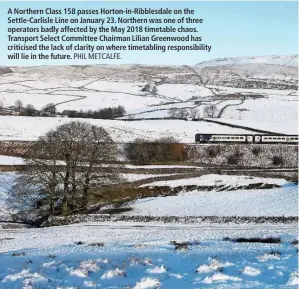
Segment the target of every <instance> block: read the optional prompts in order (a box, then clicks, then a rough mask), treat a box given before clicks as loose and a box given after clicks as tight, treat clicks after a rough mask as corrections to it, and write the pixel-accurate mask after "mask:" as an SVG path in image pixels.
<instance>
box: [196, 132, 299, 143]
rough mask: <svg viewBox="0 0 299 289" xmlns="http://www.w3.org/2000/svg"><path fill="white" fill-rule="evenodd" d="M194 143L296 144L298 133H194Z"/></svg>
mask: <svg viewBox="0 0 299 289" xmlns="http://www.w3.org/2000/svg"><path fill="white" fill-rule="evenodd" d="M195 142H196V143H244V144H250V143H253V144H275V143H277V144H298V135H262V134H254V135H250V134H196V135H195Z"/></svg>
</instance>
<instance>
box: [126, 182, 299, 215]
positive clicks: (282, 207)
mask: <svg viewBox="0 0 299 289" xmlns="http://www.w3.org/2000/svg"><path fill="white" fill-rule="evenodd" d="M131 207H132V208H133V211H130V212H127V213H125V214H127V215H144V216H165V215H166V216H186V215H187V216H255V217H256V216H297V214H298V186H295V185H294V186H288V185H286V186H285V187H283V188H275V189H267V190H265V189H255V190H237V191H220V192H219V191H217V190H216V191H209V192H202V191H196V190H195V191H192V192H188V193H181V194H180V195H178V196H168V197H156V198H146V199H141V200H138V201H136V202H135V203H133V204H132V205H131Z"/></svg>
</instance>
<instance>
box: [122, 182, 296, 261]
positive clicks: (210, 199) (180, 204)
mask: <svg viewBox="0 0 299 289" xmlns="http://www.w3.org/2000/svg"><path fill="white" fill-rule="evenodd" d="M163 183H164V182H163ZM130 207H131V208H133V210H132V211H129V212H125V213H123V214H125V215H142V216H297V214H298V186H290V187H282V188H274V189H267V190H265V189H255V190H234V191H196V190H194V191H192V192H189V193H180V194H179V195H177V196H167V197H154V198H153V197H152V198H144V199H140V200H137V201H135V202H134V203H133V204H131V205H130ZM270 258H271V257H270Z"/></svg>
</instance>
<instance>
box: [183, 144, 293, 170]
mask: <svg viewBox="0 0 299 289" xmlns="http://www.w3.org/2000/svg"><path fill="white" fill-rule="evenodd" d="M186 150H187V155H188V160H189V161H192V162H195V163H198V164H202V165H215V166H220V165H223V166H227V165H232V166H236V165H237V166H245V167H248V166H252V167H278V168H279V167H297V166H298V146H295V145H280V144H273V145H272V144H270V145H269V144H267V145H266V144H261V145H258V144H252V145H250V144H246V145H244V144H242V145H241V144H240V145H238V144H225V145H224V144H213V145H186Z"/></svg>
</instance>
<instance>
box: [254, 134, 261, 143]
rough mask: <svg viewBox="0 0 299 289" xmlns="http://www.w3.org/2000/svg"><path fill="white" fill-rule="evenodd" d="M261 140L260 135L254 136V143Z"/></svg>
mask: <svg viewBox="0 0 299 289" xmlns="http://www.w3.org/2000/svg"><path fill="white" fill-rule="evenodd" d="M261 141H262V138H261V136H260V135H256V136H255V137H254V142H256V143H260V142H261Z"/></svg>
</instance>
